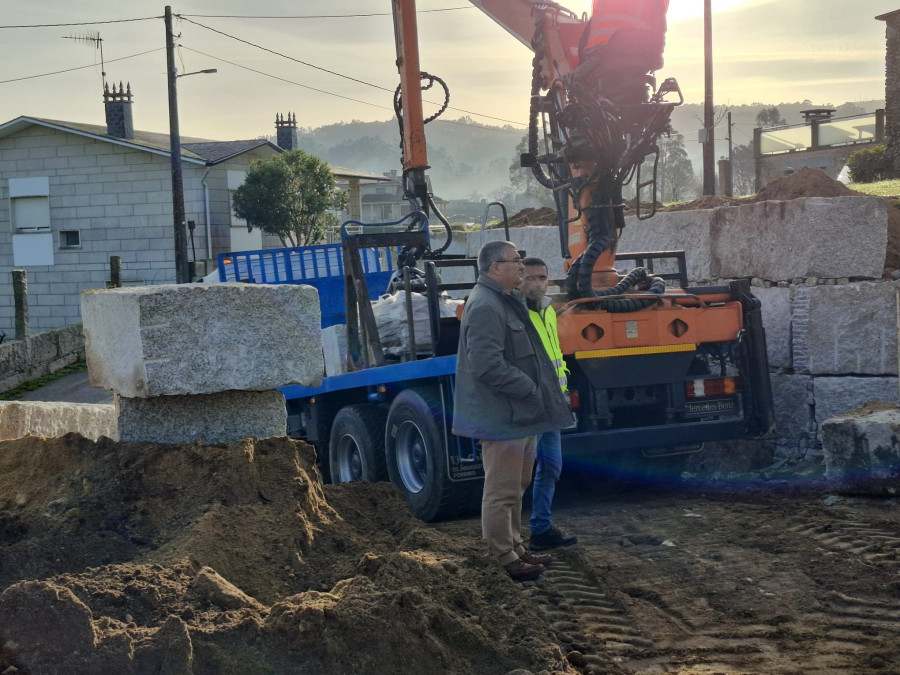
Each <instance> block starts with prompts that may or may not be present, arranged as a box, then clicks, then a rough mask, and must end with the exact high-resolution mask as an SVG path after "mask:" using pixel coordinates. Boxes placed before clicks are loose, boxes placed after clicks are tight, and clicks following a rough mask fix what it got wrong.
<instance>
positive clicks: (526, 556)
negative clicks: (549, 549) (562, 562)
mask: <svg viewBox="0 0 900 675" xmlns="http://www.w3.org/2000/svg"><path fill="white" fill-rule="evenodd" d="M519 560H524V561H525V562H527V563H528V564H529V565H545V566H546V565H549V564H550V563H552V562H553V556H552V555H550V554H549V553H532V552H531V551H525V553H523V554H522V555H520V556H519Z"/></svg>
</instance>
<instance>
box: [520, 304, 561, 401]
mask: <svg viewBox="0 0 900 675" xmlns="http://www.w3.org/2000/svg"><path fill="white" fill-rule="evenodd" d="M541 304H542V307H541V308H540V309H538V310H534V309H531V308H530V307H529V309H528V316H530V317H531V323H533V324H534V327H535V329H537V332H538V335H540V336H541V343H543V345H544V349H545V350H546V351H547V354H549V355H550V360H551V361H552V362H553V367H554V368H555V369H556V377H557V378H558V379H559V386H560V387H562V390H563V392H566V391H568V379H567V377H566V376H567V375H568V374H569V369H568V368H566V362H565V360H564V359H563V353H562V348H561V347H560V346H559V335H558V333H557V331H556V310H554V309H553V308H552V307H550V298H544V302H542V303H541Z"/></svg>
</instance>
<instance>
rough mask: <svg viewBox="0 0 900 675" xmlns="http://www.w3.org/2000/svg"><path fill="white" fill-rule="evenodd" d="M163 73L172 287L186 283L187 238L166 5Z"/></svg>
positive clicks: (174, 73)
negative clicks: (165, 81)
mask: <svg viewBox="0 0 900 675" xmlns="http://www.w3.org/2000/svg"><path fill="white" fill-rule="evenodd" d="M165 20H166V72H167V75H168V82H169V141H170V145H169V154H170V156H171V160H172V216H173V224H174V227H175V283H176V284H185V283H187V282H189V281H190V280H191V279H190V275H189V273H188V259H187V235H186V234H185V231H184V228H185V222H184V221H185V213H184V176H183V174H182V169H181V132H180V131H179V128H178V90H177V87H176V80H177V79H178V71H177V70H176V69H175V36H174V35H173V34H172V8H171V7H170V6H168V5H166V15H165Z"/></svg>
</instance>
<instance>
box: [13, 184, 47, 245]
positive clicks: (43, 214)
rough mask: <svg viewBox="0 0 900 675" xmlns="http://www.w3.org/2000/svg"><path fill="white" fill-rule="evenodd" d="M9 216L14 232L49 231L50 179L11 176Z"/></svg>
mask: <svg viewBox="0 0 900 675" xmlns="http://www.w3.org/2000/svg"><path fill="white" fill-rule="evenodd" d="M9 216H10V221H11V222H12V227H13V232H48V231H49V230H50V179H49V178H46V177H39V178H10V179H9Z"/></svg>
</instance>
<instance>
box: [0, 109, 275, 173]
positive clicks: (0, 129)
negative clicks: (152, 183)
mask: <svg viewBox="0 0 900 675" xmlns="http://www.w3.org/2000/svg"><path fill="white" fill-rule="evenodd" d="M35 124H36V125H38V126H43V127H47V128H50V129H56V130H58V131H64V132H67V133H74V134H78V135H80V136H86V137H88V138H93V139H95V140H99V141H105V142H107V143H114V144H116V145H123V146H125V147H131V148H135V149H138V150H144V151H147V152H152V153H154V154H158V155H166V156H168V155H169V152H170V147H171V140H170V136H169V134H160V133H156V132H153V131H139V130H137V129H135V131H134V138H119V137H118V136H112V135H110V134H108V133H107V131H106V127H105V126H103V125H100V124H83V123H81V122H65V121H62V120H50V119H44V118H41V117H27V116H22V117H17V118H16V119H14V120H11V121H10V122H6V123H5V124H0V138H4V137H6V136H10V135H12V134H15V133H18V132H19V131H21V130H22V129H25V128H26V127H29V126H31V125H35ZM260 147H269V148H272V149H273V150H275V151H276V152H281V148H279V147H278V146H277V145H275V144H274V143H272V142H270V141H267V140H266V139H264V138H257V139H254V140H249V141H212V140H209V139H206V138H191V137H188V136H182V137H181V157H182V159H183V160H185V161H188V162H194V163H197V164H218V163H220V162H224V161H226V160H228V159H231V158H232V157H235V156H236V155H239V154H241V153H244V152H247V151H249V150H253V149H255V148H260Z"/></svg>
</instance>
